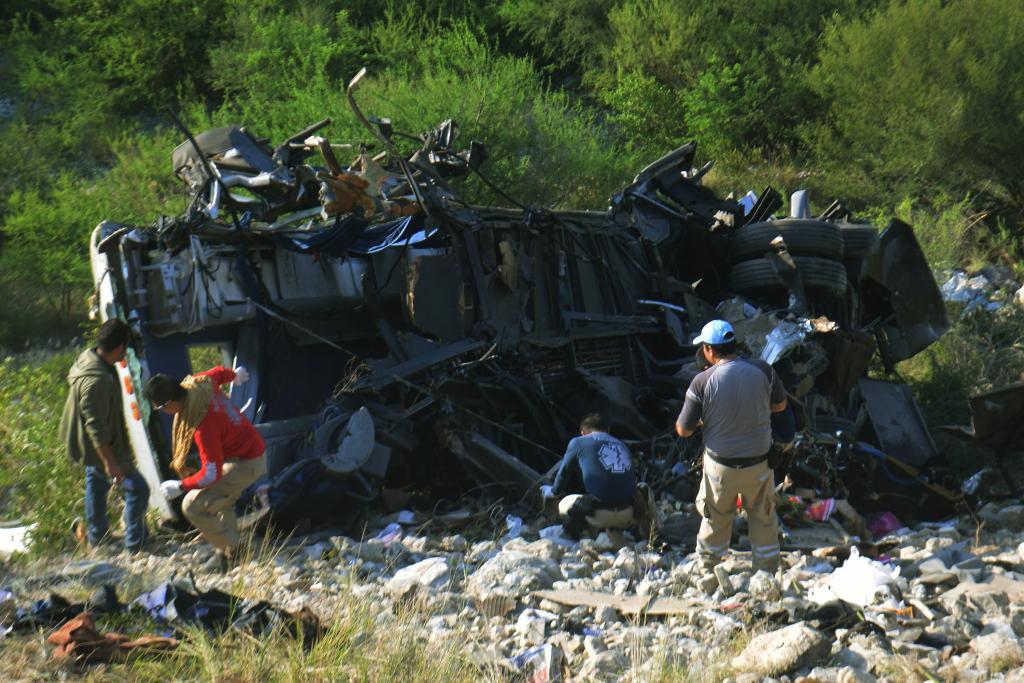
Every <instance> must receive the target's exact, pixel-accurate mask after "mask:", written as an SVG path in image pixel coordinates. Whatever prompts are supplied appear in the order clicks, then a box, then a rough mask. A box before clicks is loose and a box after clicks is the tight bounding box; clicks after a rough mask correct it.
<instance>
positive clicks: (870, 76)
mask: <svg viewBox="0 0 1024 683" xmlns="http://www.w3.org/2000/svg"><path fill="white" fill-rule="evenodd" d="M810 84H811V86H812V87H813V88H814V91H815V92H816V93H817V94H818V95H819V96H820V97H821V98H822V99H823V100H824V101H826V102H828V103H829V109H828V115H827V119H826V121H825V122H824V123H823V124H822V125H820V126H812V127H809V130H808V133H807V138H808V139H809V141H810V144H811V145H813V147H814V149H815V152H816V153H817V155H818V157H819V159H820V160H821V161H822V163H824V164H828V165H829V167H831V168H838V167H849V168H853V169H856V170H857V172H859V173H860V174H861V175H862V177H864V178H866V179H867V181H868V182H869V183H870V184H871V185H872V186H873V187H874V188H875V191H876V194H875V198H879V199H884V195H882V191H883V189H885V190H886V191H888V190H890V189H895V190H897V191H903V192H905V193H909V192H913V193H914V194H915V195H920V194H922V193H924V192H935V191H938V190H945V191H947V192H951V193H953V194H960V195H962V194H964V193H965V192H968V191H974V192H982V193H986V194H994V195H996V196H998V197H999V198H1001V199H1002V200H1003V201H1005V202H1008V203H1009V204H1010V205H1012V206H1013V207H1014V208H1015V209H1016V210H1017V211H1018V212H1021V211H1024V180H1022V179H1024V137H1022V136H1021V135H1020V131H1021V124H1022V123H1024V11H1022V9H1021V7H1020V6H1019V5H1017V4H1015V3H1006V2H1001V1H1000V0H974V1H972V2H966V1H962V0H957V1H953V2H939V1H938V0H911V1H908V2H905V3H904V2H893V3H892V4H890V5H889V6H887V7H886V8H885V9H883V10H880V11H878V12H876V13H874V14H872V15H871V16H869V17H867V18H864V19H860V20H855V21H851V22H845V23H839V22H835V23H833V24H832V25H831V27H830V28H829V30H828V32H827V35H826V37H825V41H824V44H823V47H822V50H821V54H820V64H819V66H817V67H816V68H815V69H814V70H813V72H812V75H811V79H810Z"/></svg>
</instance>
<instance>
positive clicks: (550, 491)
mask: <svg viewBox="0 0 1024 683" xmlns="http://www.w3.org/2000/svg"><path fill="white" fill-rule="evenodd" d="M540 495H542V496H544V497H545V498H554V497H555V490H554V488H552V486H551V484H541V485H540Z"/></svg>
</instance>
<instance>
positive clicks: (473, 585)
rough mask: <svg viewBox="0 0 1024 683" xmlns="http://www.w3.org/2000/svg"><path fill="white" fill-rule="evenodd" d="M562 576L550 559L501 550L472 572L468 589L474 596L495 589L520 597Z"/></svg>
mask: <svg viewBox="0 0 1024 683" xmlns="http://www.w3.org/2000/svg"><path fill="white" fill-rule="evenodd" d="M561 579H562V572H561V569H560V568H559V566H558V564H557V563H555V562H554V561H553V560H544V559H542V558H539V557H533V556H532V555H529V554H527V553H524V552H519V551H514V550H512V551H509V550H503V551H502V552H500V553H498V554H497V555H495V556H494V557H492V558H491V559H489V560H487V562H485V563H484V564H483V565H482V566H481V567H480V568H479V569H477V570H476V571H475V572H473V575H472V576H470V577H469V584H468V590H469V593H470V594H472V595H474V596H477V597H479V596H482V595H486V594H489V593H495V592H496V593H504V594H506V595H510V596H514V597H522V596H524V595H526V594H527V593H529V592H530V591H535V590H542V589H546V588H551V585H552V583H554V582H555V581H559V580H561Z"/></svg>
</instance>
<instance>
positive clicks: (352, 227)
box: [90, 82, 947, 525]
mask: <svg viewBox="0 0 1024 683" xmlns="http://www.w3.org/2000/svg"><path fill="white" fill-rule="evenodd" d="M354 84H355V82H354V83H353V86H351V87H350V101H351V102H352V106H353V111H354V112H355V114H356V116H357V117H359V119H360V120H361V121H363V123H364V124H365V125H366V126H367V127H368V128H369V129H370V130H371V131H372V132H373V134H374V135H375V136H376V138H377V139H378V140H379V141H380V147H381V148H382V149H383V151H381V152H379V153H377V154H372V153H371V150H365V149H364V150H362V151H361V152H360V153H359V154H358V155H357V156H355V158H354V159H353V160H352V161H351V163H349V164H348V165H343V164H341V163H339V161H338V159H337V157H336V155H335V152H334V149H335V148H336V146H332V145H331V143H330V142H329V141H328V140H327V139H325V138H324V137H321V136H319V135H317V133H318V132H319V131H321V130H322V129H323V128H325V127H326V126H327V125H328V124H329V121H322V122H321V123H319V124H316V125H315V126H312V127H310V128H309V129H307V130H305V131H302V132H301V133H299V134H297V135H295V136H293V137H291V138H289V139H288V140H285V141H283V142H281V143H280V144H278V145H277V146H270V145H269V144H268V143H267V142H266V141H264V140H261V139H259V138H258V137H257V136H256V135H255V134H253V133H252V132H251V131H249V130H248V129H246V128H244V127H241V126H229V127H225V128H220V129H216V130H211V131H206V132H204V133H202V134H199V135H196V136H195V137H192V136H187V137H188V139H186V140H185V141H184V142H183V143H182V144H181V145H180V146H179V147H178V148H177V149H176V150H174V153H173V155H172V161H173V171H174V173H175V174H176V175H177V177H178V178H180V179H181V180H182V182H183V183H185V185H186V186H187V187H188V189H189V192H190V196H191V201H190V202H189V205H188V208H187V210H186V211H185V212H184V213H183V214H181V215H179V216H174V217H162V218H160V219H158V220H156V221H155V222H154V223H152V224H151V225H128V224H122V223H117V222H113V221H105V222H103V223H101V224H100V225H99V226H98V227H97V228H96V229H95V231H94V233H93V236H92V241H91V247H90V249H91V259H92V266H93V275H94V278H95V283H96V288H97V297H96V309H97V310H96V312H97V313H98V315H99V316H100V317H101V318H103V319H107V318H110V317H115V316H116V317H121V318H123V319H125V320H127V321H128V322H129V323H130V324H131V325H132V326H133V328H134V329H135V330H136V331H137V334H138V342H137V344H136V346H135V349H134V350H133V351H132V352H130V353H129V357H128V359H127V360H126V362H125V363H124V364H123V367H121V368H119V373H120V374H121V375H122V377H123V379H124V385H123V386H124V392H125V401H124V403H125V411H126V419H127V421H128V423H129V432H130V439H131V444H132V447H133V450H134V453H135V457H136V459H137V461H138V464H139V467H140V469H141V470H142V472H143V474H144V475H145V476H146V477H147V478H148V479H149V481H150V483H151V487H150V488H151V491H152V492H153V493H152V496H153V498H152V505H153V506H154V507H156V508H157V509H158V510H159V511H160V512H161V514H162V515H164V516H165V517H168V518H171V517H173V516H174V514H175V513H174V511H173V510H172V509H171V507H170V506H169V504H168V502H167V501H166V500H165V499H164V498H163V497H162V495H161V493H160V488H159V486H157V485H156V484H157V482H158V481H159V480H160V478H161V477H162V475H164V474H166V472H167V463H168V431H169V422H168V420H167V417H166V416H164V415H161V414H156V413H154V411H153V410H152V409H151V407H150V406H149V405H148V404H147V402H146V401H145V399H144V398H143V397H142V396H141V392H139V391H138V389H139V388H141V386H142V384H143V382H144V380H145V379H146V378H147V377H148V376H149V375H150V374H152V373H156V372H165V373H168V374H171V375H176V376H182V375H185V374H188V373H190V372H192V371H198V370H202V369H205V368H192V367H191V365H190V360H189V358H190V356H189V349H190V348H191V347H195V346H216V347H219V349H220V351H221V353H222V355H223V358H224V359H225V364H233V365H235V366H238V365H243V366H245V367H246V368H247V369H248V370H249V373H250V377H251V380H250V381H249V382H248V383H247V384H245V385H242V386H240V387H235V388H234V389H233V390H232V392H231V396H230V399H231V401H232V402H234V403H235V404H236V405H237V406H238V407H239V409H240V410H241V411H242V412H243V414H245V415H246V416H247V417H249V418H250V419H251V420H252V421H253V422H254V423H255V424H256V425H257V428H258V429H259V431H260V432H261V433H262V434H263V436H264V438H265V440H266V443H267V449H268V450H267V454H268V464H269V476H270V478H269V481H268V482H265V483H262V484H258V485H257V486H256V487H255V489H254V490H253V491H252V492H251V493H250V495H249V496H248V497H247V499H248V501H249V504H250V505H251V506H252V507H253V508H254V509H257V510H258V511H259V512H263V511H266V510H268V509H270V510H273V515H272V518H273V519H274V520H275V521H276V522H278V523H281V524H285V525H288V524H295V523H298V522H299V521H300V520H304V519H311V518H312V519H313V521H323V520H327V519H338V518H343V517H345V516H346V515H348V514H349V513H350V512H351V511H352V510H353V509H354V508H357V507H359V506H361V505H364V504H365V503H367V502H370V501H373V500H374V499H375V498H377V496H378V494H379V492H380V491H381V488H382V487H386V488H387V489H388V490H389V491H391V492H394V491H405V492H412V493H413V494H416V493H417V492H419V493H423V492H426V493H427V494H428V495H430V496H432V497H437V498H440V497H444V498H448V499H451V498H455V497H457V496H459V495H461V494H464V493H466V492H467V491H476V492H479V493H480V495H489V496H492V497H498V496H504V497H505V499H506V500H519V499H520V498H521V497H522V496H524V494H526V493H527V492H529V491H530V490H533V489H535V487H536V486H535V485H536V484H538V483H539V482H540V481H542V479H543V477H544V476H545V475H546V474H548V473H549V472H550V470H551V469H552V467H553V466H554V465H556V464H557V462H558V460H559V458H560V455H561V451H562V448H563V446H564V444H565V442H566V441H567V440H568V439H569V438H570V437H571V436H572V435H573V434H574V433H575V432H576V430H577V424H578V421H579V419H580V417H581V416H582V415H584V414H586V413H588V412H593V411H600V412H603V413H604V414H605V415H606V416H608V418H609V419H610V421H611V424H612V426H613V430H614V431H615V433H616V434H617V435H619V436H620V437H622V438H623V439H624V440H626V441H627V443H629V444H630V445H631V447H632V448H633V449H634V452H635V454H636V456H637V457H638V459H639V462H640V463H641V467H642V468H644V469H646V470H647V472H646V473H647V476H648V479H649V480H657V479H658V478H659V477H661V476H662V474H667V470H668V467H670V466H671V465H672V462H673V461H674V460H677V459H679V458H680V457H683V458H690V459H693V460H695V462H696V463H697V465H696V466H698V467H699V458H696V455H697V454H698V453H699V450H700V449H699V444H686V445H684V446H683V447H682V448H681V447H680V442H678V440H677V439H676V437H675V435H674V434H673V433H672V429H671V426H672V424H673V422H674V419H675V417H676V415H677V413H678V411H679V408H680V405H681V401H682V396H683V394H684V392H685V390H686V388H687V386H688V382H689V380H690V378H691V377H692V375H693V374H694V373H695V372H696V368H695V363H694V354H695V350H696V348H695V347H694V346H693V345H692V344H691V340H692V339H693V337H694V336H695V335H696V333H697V331H699V329H700V327H701V326H702V325H703V323H705V322H706V321H707V320H709V319H711V318H714V317H724V318H727V319H729V320H730V321H732V322H733V324H734V326H735V328H736V330H737V335H738V337H739V338H740V341H741V345H742V347H743V349H744V352H745V353H747V354H749V355H753V356H759V357H761V358H764V359H765V360H767V361H769V362H770V363H772V364H773V365H774V367H775V368H776V369H777V371H778V372H779V373H780V375H781V377H782V378H783V379H784V382H785V384H786V387H787V391H788V392H789V395H790V398H791V401H790V402H791V404H792V405H793V406H794V408H795V410H794V415H793V417H794V421H795V424H796V428H797V430H798V431H799V432H800V436H799V437H797V439H796V447H795V448H793V449H791V451H790V460H789V463H788V465H787V467H788V468H789V469H790V471H791V476H793V478H794V479H795V480H796V481H797V482H798V484H799V485H801V486H804V487H807V488H811V489H814V490H816V491H819V492H829V493H830V494H833V495H835V494H837V492H841V493H843V494H844V495H848V496H849V497H850V499H851V501H853V502H854V503H855V504H857V505H860V506H863V507H864V508H865V509H872V507H874V508H875V509H893V508H894V507H895V506H899V505H901V503H900V502H901V501H902V506H903V507H906V508H908V509H920V506H921V503H922V501H924V500H925V498H928V497H930V496H933V492H932V491H931V489H930V488H929V487H928V486H926V485H923V484H922V482H924V483H925V484H927V483H928V481H931V480H934V477H936V476H938V475H936V474H934V473H932V471H931V469H930V468H933V467H934V466H935V465H936V464H937V463H938V464H941V459H940V458H939V455H938V453H936V451H935V447H934V445H933V444H932V441H931V439H930V437H929V435H928V432H927V430H926V429H925V427H924V425H923V423H922V421H921V418H920V414H919V413H918V411H917V407H916V405H915V403H914V400H913V398H912V397H911V396H910V394H909V392H908V391H907V390H906V388H905V387H903V386H901V385H898V384H894V383H891V382H888V381H884V380H879V379H870V378H868V367H869V364H871V363H872V361H873V359H874V358H876V355H877V357H879V358H880V359H881V362H882V363H883V364H884V366H885V367H886V368H889V369H891V368H892V367H893V366H894V364H895V363H896V362H898V361H900V360H902V359H906V358H909V357H911V356H913V355H914V354H916V353H918V352H919V351H921V350H922V349H924V348H925V347H927V346H928V345H929V344H931V343H932V342H934V341H935V340H936V339H938V338H939V336H941V335H942V333H943V332H944V331H945V329H946V327H947V322H946V316H945V309H944V307H943V303H942V300H941V297H940V295H939V292H938V288H937V286H936V285H935V281H934V279H933V276H932V274H931V271H930V270H929V268H928V264H927V263H926V261H925V259H924V257H923V254H922V252H921V250H920V248H919V247H918V244H917V242H916V240H915V238H914V235H913V231H912V229H911V228H910V226H908V225H905V224H903V223H901V222H898V221H893V222H892V223H891V224H890V225H889V226H888V227H887V228H886V229H885V230H884V231H881V232H879V231H878V230H877V229H876V228H875V227H873V226H870V225H866V224H863V223H857V222H854V221H853V220H852V219H851V216H850V214H849V212H847V211H846V210H844V209H843V207H842V206H841V205H839V204H838V203H836V204H833V205H832V206H831V207H829V209H828V210H826V211H825V212H824V213H822V214H821V215H819V216H818V217H816V218H812V217H811V216H810V208H809V205H808V203H807V201H806V196H804V195H802V194H801V193H797V195H794V198H793V202H792V206H791V208H790V212H789V214H790V215H789V216H788V217H784V218H777V217H776V214H777V212H779V210H780V209H781V208H782V206H783V200H782V198H781V196H780V195H779V193H777V192H776V191H774V190H773V189H771V188H766V189H765V190H764V191H763V192H762V193H761V195H760V197H755V196H754V195H753V194H752V193H751V194H748V196H747V197H746V198H744V199H743V200H741V201H734V200H733V199H728V198H726V199H723V198H720V197H718V196H716V195H715V194H714V193H713V192H712V191H711V190H710V189H708V188H707V187H705V186H704V185H702V184H701V178H702V176H703V175H704V174H705V173H706V171H707V170H708V168H709V167H710V164H709V165H707V166H704V167H703V168H699V169H697V168H694V155H695V151H696V145H695V144H694V143H690V144H687V145H684V146H683V147H680V148H679V149H677V150H676V151H674V152H672V153H671V154H668V155H666V156H665V157H663V158H662V159H659V160H657V161H656V162H654V163H652V164H651V165H650V166H648V167H647V168H645V169H643V170H642V171H641V172H640V173H639V174H638V175H637V176H636V178H635V179H634V181H633V182H632V183H630V184H629V185H628V186H627V187H625V188H623V189H622V191H621V192H619V193H618V194H616V195H615V196H614V197H612V199H611V202H610V207H609V209H608V210H607V211H604V212H593V211H554V210H547V209H542V208H537V207H518V208H497V207H488V206H474V205H470V204H467V203H465V202H463V201H461V200H460V199H459V197H458V195H457V194H456V192H455V191H454V190H453V185H454V181H455V179H457V178H458V177H459V176H465V175H467V174H471V173H480V170H479V169H480V167H481V165H482V164H484V163H485V156H486V148H485V147H484V146H483V145H482V144H480V143H477V142H473V143H471V144H470V145H469V147H468V148H467V149H463V150H460V149H457V148H456V147H455V146H454V144H455V139H456V134H457V126H456V124H455V122H453V121H445V122H444V123H442V124H441V125H440V126H438V127H437V128H436V129H434V130H431V131H427V132H424V133H422V134H421V135H419V136H418V138H417V139H418V140H419V145H420V146H419V149H417V150H416V151H415V152H414V153H412V154H411V155H403V154H402V153H400V152H399V151H398V149H397V147H396V144H395V140H396V139H399V135H400V134H398V133H396V132H395V131H394V130H393V129H392V125H391V122H390V121H388V120H387V119H367V118H366V117H364V116H363V114H362V113H361V112H360V111H359V109H358V106H357V105H356V103H355V100H354V98H353V97H352V87H354ZM408 137H409V136H402V139H408ZM314 159H315V160H316V161H317V163H316V164H314V163H313V162H314ZM509 194H510V195H514V194H515V193H514V191H512V190H510V191H509ZM837 433H838V436H837ZM691 441H699V437H698V438H695V439H693V440H691ZM893 463H896V465H907V466H910V467H911V468H914V472H915V473H916V474H914V475H911V474H908V473H907V472H906V470H905V468H901V467H898V466H894V465H893ZM929 477H931V478H932V479H929Z"/></svg>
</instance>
